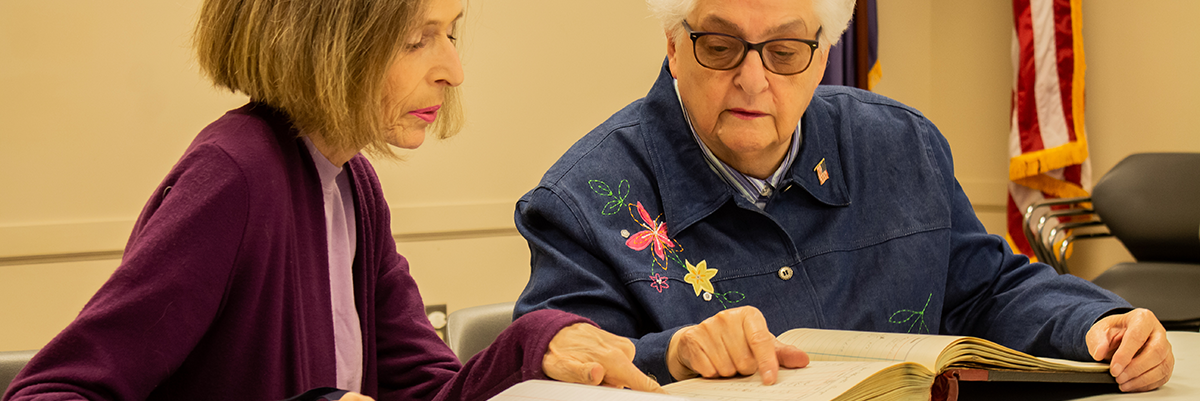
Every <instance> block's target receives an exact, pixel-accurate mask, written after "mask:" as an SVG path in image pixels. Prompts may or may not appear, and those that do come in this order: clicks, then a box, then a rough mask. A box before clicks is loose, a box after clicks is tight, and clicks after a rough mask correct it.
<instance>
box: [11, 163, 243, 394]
mask: <svg viewBox="0 0 1200 401" xmlns="http://www.w3.org/2000/svg"><path fill="white" fill-rule="evenodd" d="M247 199H248V195H247V184H246V181H245V179H244V177H243V176H242V175H241V173H240V171H239V170H238V168H237V166H236V165H235V164H234V163H233V162H232V160H231V159H230V158H229V156H228V155H227V154H225V153H224V152H223V151H222V150H221V149H219V148H217V147H215V146H206V145H201V146H199V147H198V148H196V149H192V150H191V151H190V152H189V154H188V155H187V156H185V158H184V159H182V160H181V161H180V163H179V164H178V165H177V166H176V168H175V169H174V170H173V171H172V173H171V174H170V175H168V176H167V178H166V179H165V180H164V181H163V183H162V184H161V185H160V187H159V188H158V190H157V191H156V193H155V195H154V196H153V197H152V198H151V199H150V201H149V202H148V203H147V205H146V207H145V209H144V210H143V211H142V215H141V216H140V217H139V219H138V222H137V224H136V226H135V228H134V231H133V234H132V235H131V237H130V240H129V243H128V245H127V246H126V250H125V254H124V256H123V258H122V261H121V265H120V266H119V267H118V268H117V269H116V271H115V272H114V273H113V275H112V277H110V278H109V280H108V281H107V282H106V283H105V284H104V285H103V286H102V287H101V288H100V290H99V291H98V292H97V293H96V295H95V296H93V297H92V299H91V300H90V301H89V302H88V303H87V305H85V306H84V308H83V310H82V311H81V312H80V314H79V316H78V317H77V318H76V319H75V321H73V322H72V323H71V324H70V325H68V326H67V328H66V329H64V330H63V331H62V332H61V333H59V335H58V336H56V337H55V338H54V339H53V340H51V341H50V343H49V344H47V345H46V347H44V348H43V349H42V350H41V351H40V352H39V353H38V355H37V356H35V357H34V358H33V359H32V360H31V361H30V362H29V365H28V366H27V367H26V368H25V369H24V370H23V371H22V372H21V373H20V375H18V377H17V378H16V379H15V380H14V382H13V383H12V385H11V386H10V388H9V390H8V391H9V392H8V396H7V397H8V398H6V399H10V400H29V399H38V400H48V399H53V400H60V399H61V400H65V399H146V398H147V397H148V396H150V394H151V392H152V391H153V390H154V389H155V387H156V386H158V385H159V383H161V382H163V381H164V380H165V379H166V378H167V377H168V376H169V375H171V373H172V372H173V371H174V370H175V369H176V368H178V367H179V365H180V364H181V363H182V362H183V361H184V359H185V358H186V357H187V355H188V353H189V352H190V351H191V350H192V348H193V347H194V346H195V344H196V343H197V342H199V341H200V339H201V337H202V336H203V335H204V333H205V331H206V330H207V328H208V326H209V324H210V323H211V322H212V320H213V318H214V316H216V314H217V313H218V309H219V308H220V305H221V300H222V296H223V292H224V290H225V287H226V284H227V282H228V280H229V276H230V272H231V270H232V266H233V264H234V258H235V256H236V253H237V250H238V244H239V243H240V242H241V239H242V236H243V231H244V228H245V226H246V221H247V210H248V208H247Z"/></svg>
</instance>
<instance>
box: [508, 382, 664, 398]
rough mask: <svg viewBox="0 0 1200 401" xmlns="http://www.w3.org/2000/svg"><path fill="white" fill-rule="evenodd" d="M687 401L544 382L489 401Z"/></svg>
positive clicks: (514, 388) (525, 385)
mask: <svg viewBox="0 0 1200 401" xmlns="http://www.w3.org/2000/svg"><path fill="white" fill-rule="evenodd" d="M609 400H620V401H687V399H686V398H682V397H674V396H669V395H663V394H656V393H643V392H641V391H633V390H618V389H615V388H608V387H599V386H588V385H583V384H574V383H563V382H556V381H548V380H529V381H525V382H521V383H518V384H517V385H515V386H512V387H509V388H508V389H507V390H504V391H503V392H501V393H500V394H496V396H495V397H492V398H490V399H489V401H609Z"/></svg>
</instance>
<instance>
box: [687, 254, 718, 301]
mask: <svg viewBox="0 0 1200 401" xmlns="http://www.w3.org/2000/svg"><path fill="white" fill-rule="evenodd" d="M683 263H684V264H685V265H687V269H688V274H687V275H686V276H683V281H686V282H688V283H690V284H691V285H692V290H693V291H696V296H700V290H704V291H708V292H709V293H714V292H716V290H714V289H713V285H712V282H711V281H709V280H712V278H713V276H716V275H717V269H709V268H708V262H707V261H706V260H701V261H700V263H697V264H696V265H694V266H693V265H692V262H690V261H688V260H686V259H685V260H684V261H683Z"/></svg>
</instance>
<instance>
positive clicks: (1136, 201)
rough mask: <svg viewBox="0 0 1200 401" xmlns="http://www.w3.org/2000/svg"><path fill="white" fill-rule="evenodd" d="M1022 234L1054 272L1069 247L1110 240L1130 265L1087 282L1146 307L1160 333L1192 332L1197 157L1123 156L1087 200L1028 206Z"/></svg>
mask: <svg viewBox="0 0 1200 401" xmlns="http://www.w3.org/2000/svg"><path fill="white" fill-rule="evenodd" d="M1025 234H1026V238H1028V239H1029V242H1030V245H1031V247H1032V248H1033V249H1034V253H1035V254H1036V256H1037V257H1038V259H1039V260H1041V261H1043V262H1046V263H1048V264H1050V265H1051V266H1054V268H1055V269H1056V270H1058V272H1059V273H1062V274H1068V273H1070V269H1069V268H1068V267H1067V250H1068V248H1069V247H1070V245H1071V244H1072V243H1074V242H1077V241H1080V240H1085V239H1092V238H1103V237H1116V239H1117V240H1118V241H1120V242H1121V243H1122V244H1123V245H1125V248H1127V249H1128V250H1129V253H1130V254H1132V255H1133V257H1134V259H1136V260H1137V262H1133V263H1120V264H1117V265H1116V266H1113V267H1111V268H1109V269H1108V270H1106V271H1105V272H1104V273H1102V274H1101V275H1100V276H1098V277H1096V278H1095V279H1093V280H1092V282H1094V283H1096V284H1097V285H1099V286H1101V287H1104V288H1106V289H1108V290H1110V291H1112V292H1114V293H1116V294H1117V295H1120V296H1121V297H1122V298H1125V300H1127V301H1129V303H1131V304H1133V305H1134V306H1137V307H1142V308H1146V309H1150V310H1151V311H1153V312H1154V314H1155V315H1156V316H1158V318H1159V320H1160V321H1162V323H1163V326H1166V327H1167V329H1168V330H1189V331H1197V330H1198V329H1200V153H1141V154H1135V155H1130V156H1129V157H1126V158H1125V159H1124V160H1122V161H1121V162H1120V163H1117V165H1116V166H1114V167H1113V168H1112V170H1110V171H1109V172H1108V174H1105V175H1104V177H1103V178H1101V179H1100V182H1098V183H1096V187H1095V188H1094V189H1093V190H1092V196H1091V197H1089V198H1071V199H1053V200H1049V201H1046V202H1042V203H1038V204H1034V205H1031V206H1029V208H1027V209H1026V213H1025Z"/></svg>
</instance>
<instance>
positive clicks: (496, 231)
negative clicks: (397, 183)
mask: <svg viewBox="0 0 1200 401" xmlns="http://www.w3.org/2000/svg"><path fill="white" fill-rule="evenodd" d="M960 184H961V185H962V187H963V191H964V192H966V194H967V196H968V197H969V198H970V199H971V206H972V207H974V209H975V211H976V213H1003V212H1005V211H1006V210H1007V209H1006V208H1007V199H1008V198H1007V196H1008V195H1007V186H1008V181H1006V180H961V181H960ZM514 210H515V205H514V203H513V202H511V201H493V202H479V203H448V204H437V205H398V206H393V207H392V208H391V212H392V235H393V237H394V238H395V239H396V242H422V241H443V240H455V239H471V238H489V237H504V236H514V235H520V233H518V232H517V229H516V226H515V225H514V224H513V211H514ZM133 224H134V220H132V219H127V220H106V221H90V222H77V223H49V224H27V225H10V226H0V266H12V265H25V264H40V263H58V262H76V261H86V260H105V259H120V258H121V255H122V253H123V249H124V248H125V242H126V241H127V240H128V237H129V232H130V231H131V230H133Z"/></svg>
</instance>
